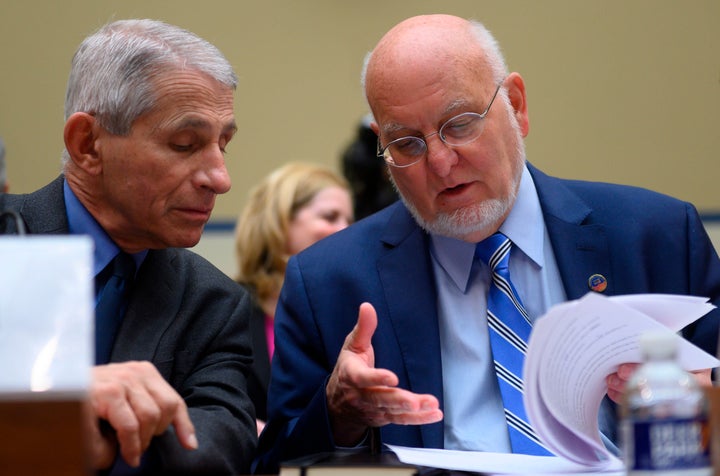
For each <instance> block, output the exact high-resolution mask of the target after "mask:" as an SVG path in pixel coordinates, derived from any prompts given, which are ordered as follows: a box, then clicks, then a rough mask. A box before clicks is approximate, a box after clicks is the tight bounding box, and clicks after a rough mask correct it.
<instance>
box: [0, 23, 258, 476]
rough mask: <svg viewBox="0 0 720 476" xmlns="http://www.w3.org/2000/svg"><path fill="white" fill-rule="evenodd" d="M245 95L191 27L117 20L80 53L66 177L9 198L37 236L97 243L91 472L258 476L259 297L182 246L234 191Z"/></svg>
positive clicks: (69, 102)
mask: <svg viewBox="0 0 720 476" xmlns="http://www.w3.org/2000/svg"><path fill="white" fill-rule="evenodd" d="M236 85H237V77H236V75H235V73H234V71H233V69H232V67H231V65H230V64H229V62H228V61H227V60H226V59H225V57H224V56H223V55H222V53H220V51H218V49H217V48H216V47H214V46H213V45H211V44H210V43H208V42H207V41H205V40H203V39H201V38H199V37H197V36H196V35H194V34H193V33H191V32H188V31H186V30H183V29H181V28H179V27H176V26H172V25H168V24H166V23H162V22H159V21H152V20H123V21H116V22H114V23H110V24H108V25H105V26H104V27H102V28H100V30H98V31H97V32H96V33H94V34H92V35H90V36H89V37H87V38H86V39H85V40H84V41H83V42H82V44H81V45H80V47H79V48H78V50H77V52H76V53H75V56H74V57H73V61H72V69H71V72H70V78H69V81H68V87H67V96H66V104H65V119H66V122H65V128H64V140H65V151H64V153H63V173H62V175H61V176H60V177H58V178H57V179H56V180H54V181H53V182H52V183H50V184H49V185H47V186H45V187H44V188H42V189H40V190H38V191H36V192H34V193H30V194H27V195H0V209H12V210H15V211H17V212H18V213H19V214H20V216H21V217H22V218H23V220H24V222H25V224H26V228H27V231H28V233H41V234H42V233H45V234H87V235H90V236H91V237H92V238H93V240H94V243H95V251H94V253H95V255H94V258H95V265H94V266H95V269H94V272H95V275H96V277H95V283H96V292H97V305H96V326H95V327H96V365H95V366H94V367H93V370H92V378H91V385H90V389H89V400H90V408H91V409H92V411H93V415H92V419H90V420H89V421H88V432H89V435H90V445H89V446H90V450H91V455H90V456H91V458H90V460H91V463H92V467H93V469H98V470H110V471H111V474H127V473H132V474H138V473H141V474H153V475H154V474H170V473H172V474H178V473H182V474H192V473H202V474H240V473H247V472H248V470H249V464H250V461H251V458H252V454H253V451H254V449H255V446H256V440H257V434H256V429H255V415H254V409H253V407H252V404H251V402H250V399H249V398H248V396H247V391H246V386H245V373H246V371H247V369H248V368H249V366H250V364H251V361H252V353H251V347H250V340H249V336H248V319H249V316H250V314H251V312H252V311H251V309H252V307H251V301H250V296H249V295H248V294H247V293H246V292H245V291H244V290H243V289H242V288H241V287H240V286H238V285H237V284H236V283H235V282H233V281H232V280H231V279H230V278H229V277H227V276H225V275H224V274H223V273H222V272H220V271H219V270H218V269H216V268H215V267H214V266H212V265H211V264H210V263H208V262H207V261H206V260H204V259H203V258H201V257H200V256H198V255H196V254H194V253H192V252H190V251H188V250H185V249H182V248H186V247H191V246H194V245H195V244H196V243H197V242H198V241H199V240H200V236H201V234H202V231H203V228H204V226H205V223H206V222H207V221H208V219H209V218H210V214H211V212H212V209H213V206H214V204H215V198H216V196H217V195H218V194H221V193H225V192H227V191H228V190H229V189H230V177H229V175H228V172H227V169H226V167H225V157H224V154H225V148H226V147H227V144H228V143H229V142H230V140H231V139H232V137H233V135H234V134H235V131H236V129H237V126H236V123H235V118H234V112H233V95H234V90H235V88H236ZM11 226H12V225H10V224H8V225H6V229H5V230H3V229H2V228H1V227H0V233H3V232H12V231H13V230H12V229H10V228H11Z"/></svg>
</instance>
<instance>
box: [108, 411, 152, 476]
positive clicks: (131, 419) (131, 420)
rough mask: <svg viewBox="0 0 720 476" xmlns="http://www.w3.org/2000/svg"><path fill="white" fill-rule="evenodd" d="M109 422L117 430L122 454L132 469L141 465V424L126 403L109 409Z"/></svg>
mask: <svg viewBox="0 0 720 476" xmlns="http://www.w3.org/2000/svg"><path fill="white" fill-rule="evenodd" d="M107 420H108V422H109V423H110V425H111V426H112V427H113V428H114V429H115V433H116V435H117V440H118V443H119V445H120V453H121V454H122V456H123V458H124V459H125V461H126V462H127V463H128V464H129V465H130V466H132V467H137V466H138V465H140V456H141V455H142V446H143V445H142V439H141V437H140V423H139V422H138V420H137V418H136V416H135V413H134V412H133V411H132V408H131V407H130V405H129V404H128V403H127V402H126V401H124V400H123V401H122V402H117V404H115V405H111V406H110V407H109V408H108V415H107Z"/></svg>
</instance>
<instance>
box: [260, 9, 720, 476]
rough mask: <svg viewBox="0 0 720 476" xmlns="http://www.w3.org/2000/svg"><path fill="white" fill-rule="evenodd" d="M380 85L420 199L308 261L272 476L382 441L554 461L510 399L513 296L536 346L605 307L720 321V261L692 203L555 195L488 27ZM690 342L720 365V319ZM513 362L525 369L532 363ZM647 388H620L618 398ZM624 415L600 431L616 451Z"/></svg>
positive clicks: (393, 66) (404, 175) (286, 296)
mask: <svg viewBox="0 0 720 476" xmlns="http://www.w3.org/2000/svg"><path fill="white" fill-rule="evenodd" d="M363 82H364V87H365V93H366V96H367V100H368V104H369V105H370V108H371V110H372V113H373V116H374V119H375V122H374V123H373V124H372V128H373V130H374V131H375V132H376V134H377V135H378V155H379V157H382V158H384V160H385V162H386V163H387V165H388V170H389V173H390V176H391V177H392V180H393V183H394V184H395V187H396V188H397V190H398V191H399V193H400V195H401V198H402V200H401V201H399V202H397V203H395V204H394V205H391V206H389V207H388V208H386V209H384V210H382V211H380V212H378V213H376V214H375V215H373V216H371V217H369V218H367V219H365V220H361V221H359V222H358V223H356V224H355V225H353V226H351V227H349V228H348V229H346V230H344V231H342V232H340V233H337V234H336V235H333V236H331V237H329V238H328V239H326V240H323V241H322V242H320V243H319V244H317V245H315V246H314V247H311V248H309V249H308V250H306V251H305V252H303V253H300V254H299V255H297V256H296V257H294V258H292V259H291V260H290V262H289V263H288V266H287V272H286V279H285V285H284V289H283V291H282V293H281V296H280V302H279V304H278V309H277V313H276V316H275V326H276V328H275V337H276V339H277V340H278V341H280V342H282V346H280V347H279V348H278V349H277V351H276V354H275V360H274V361H273V368H272V375H273V378H272V382H271V386H270V393H269V422H268V425H267V427H266V429H265V432H264V433H263V435H262V437H261V442H260V448H259V450H260V453H259V457H258V458H257V459H256V461H255V463H254V465H255V471H257V472H264V471H271V472H272V471H274V470H276V469H277V465H278V463H279V462H281V461H283V460H285V459H287V458H292V457H297V456H300V455H302V454H308V453H315V452H320V451H333V450H335V449H337V448H341V447H355V446H363V445H368V444H370V443H371V442H372V441H375V442H377V437H378V433H379V438H380V440H381V442H382V443H390V444H396V445H405V446H414V447H428V448H447V449H459V450H474V451H496V452H515V453H530V454H548V452H547V450H545V449H544V448H543V446H542V442H541V441H538V439H537V437H536V435H534V432H533V429H532V428H531V427H530V426H529V425H525V423H527V422H526V421H523V420H524V415H523V414H522V412H523V409H522V408H519V409H510V408H509V405H508V401H509V400H510V399H508V400H506V394H505V386H506V383H507V381H509V380H511V379H512V378H517V379H518V380H517V382H518V384H517V385H516V386H517V387H518V388H520V389H521V388H522V382H521V380H519V379H521V378H522V377H521V375H517V376H508V375H507V374H503V369H504V367H502V365H499V364H498V361H499V360H500V358H501V354H502V351H501V350H498V349H500V347H497V348H496V343H495V340H496V337H495V334H498V333H499V331H498V329H502V328H503V327H504V326H506V324H505V315H504V314H500V313H497V314H495V313H494V312H495V311H494V310H493V309H494V307H493V306H497V304H496V296H498V295H504V298H512V300H510V299H506V302H507V303H510V307H507V306H501V307H502V308H503V309H509V311H508V313H509V314H513V315H520V316H523V317H522V319H524V320H526V321H527V323H526V324H525V326H526V327H527V328H528V329H529V328H530V326H531V325H532V323H533V322H534V320H535V319H536V318H537V317H539V316H541V315H542V314H544V313H545V312H546V311H547V310H548V309H549V308H550V307H551V306H552V305H554V304H557V303H561V302H563V301H567V300H570V299H577V298H580V297H582V296H583V295H584V294H586V293H587V292H589V291H590V290H592V291H597V292H604V293H605V294H606V295H617V294H630V293H646V292H662V293H677V294H691V295H699V296H709V297H710V298H711V300H712V301H713V302H714V303H715V304H718V303H720V260H719V259H718V256H717V254H716V252H715V251H714V249H713V247H712V245H711V243H710V241H709V239H708V236H707V234H706V233H705V231H704V229H703V226H702V224H701V222H700V219H699V217H698V214H697V212H696V210H695V208H694V207H693V206H692V205H690V204H688V203H684V202H681V201H679V200H675V199H673V198H670V197H667V196H663V195H660V194H657V193H654V192H650V191H647V190H642V189H638V188H631V187H627V186H619V185H610V184H600V183H590V182H580V181H570V180H562V179H558V178H553V177H549V176H547V175H545V174H543V173H542V172H540V171H539V170H538V169H536V168H535V167H533V166H532V165H531V164H530V163H529V162H528V161H526V157H525V149H524V143H523V139H524V137H525V136H526V135H527V134H528V131H529V119H528V102H527V97H526V90H525V84H524V82H523V78H522V77H521V76H520V75H519V74H518V73H516V72H509V71H508V70H507V67H506V65H505V61H504V59H503V58H502V55H501V54H500V51H499V48H498V46H497V43H496V41H495V40H494V38H493V37H492V36H491V34H490V33H489V32H488V31H487V30H486V29H485V28H484V27H483V26H482V25H480V24H479V23H477V22H471V21H467V20H464V19H461V18H457V17H454V16H449V15H430V16H419V17H413V18H410V19H408V20H405V21H403V22H401V23H400V24H398V25H397V26H395V27H394V28H392V29H391V30H390V31H389V32H388V33H387V34H386V35H385V36H384V37H383V38H382V39H381V40H380V42H379V43H378V45H377V46H376V47H375V49H374V50H373V51H372V53H371V54H370V56H369V57H368V59H367V61H366V64H365V68H364V71H363ZM491 242H492V243H493V248H492V250H491V251H487V250H488V249H489V248H488V246H489V244H490V243H491ZM496 245H497V247H495V246H496ZM476 250H477V251H476ZM508 255H509V257H508ZM498 262H504V263H505V264H507V263H509V272H510V275H511V277H512V281H510V280H509V278H508V277H507V275H506V274H505V275H503V274H502V273H503V272H506V271H507V266H506V269H505V271H495V270H496V268H495V265H496V264H497V263H498ZM491 267H492V269H493V271H495V272H494V273H491ZM497 269H498V270H499V269H500V267H498V268H497ZM491 275H492V276H491ZM496 275H497V276H496ZM511 282H512V284H510V283H511ZM496 291H497V292H499V293H500V294H498V293H497V292H496ZM522 319H521V320H522ZM528 324H529V325H528ZM513 325H514V324H513ZM507 328H508V329H511V326H510V325H509V324H508V325H507ZM510 333H511V334H513V335H514V333H515V331H514V327H512V330H511V331H510ZM528 333H529V330H528V331H526V336H525V337H527V336H528V335H529V334H528ZM683 333H684V335H685V337H686V338H688V339H690V340H691V341H693V342H694V343H695V344H696V345H698V346H700V347H702V348H704V349H705V350H706V351H708V352H710V353H713V354H714V353H715V352H716V346H717V339H718V313H717V312H716V311H713V312H711V313H710V314H708V315H706V316H705V317H703V318H702V319H700V320H698V321H696V322H695V323H694V324H693V325H691V326H689V327H688V328H686V329H684V331H683ZM517 335H518V336H521V333H520V332H518V334H517ZM521 337H522V336H521ZM522 345H523V342H522V339H519V340H518V341H517V346H518V347H521V346H522ZM510 357H511V358H512V359H515V364H519V367H516V368H520V369H521V368H522V354H521V353H517V354H513V355H512V356H510ZM503 358H504V356H503ZM518 359H519V361H518ZM632 370H633V365H632V364H628V365H623V366H621V367H620V370H619V371H618V373H617V374H613V375H610V376H608V380H607V382H608V386H609V392H608V395H609V396H610V399H612V400H614V401H617V399H618V398H619V395H620V393H621V392H622V389H623V385H624V383H623V382H624V381H625V379H627V377H628V375H629V373H630V372H631V371H632ZM709 376H710V371H709V370H707V371H703V372H700V373H699V374H698V378H699V379H700V380H702V381H704V382H705V383H708V384H709V382H710V378H709ZM519 394H520V395H521V390H520V393H519ZM516 396H517V395H516ZM612 405H613V404H612V402H611V401H610V400H606V402H605V405H604V406H603V407H602V408H601V411H600V415H599V418H600V420H601V421H600V428H601V430H603V432H604V433H605V435H604V436H605V437H607V438H606V439H605V440H604V441H605V442H606V445H607V446H608V447H609V448H611V449H612V447H613V441H612V440H614V438H615V435H614V434H613V428H614V412H613V411H612V408H611V407H612ZM372 428H379V429H380V430H379V432H378V431H377V430H374V431H371V429H372Z"/></svg>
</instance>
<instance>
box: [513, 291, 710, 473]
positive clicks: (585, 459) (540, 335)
mask: <svg viewBox="0 0 720 476" xmlns="http://www.w3.org/2000/svg"><path fill="white" fill-rule="evenodd" d="M713 308H714V306H713V305H712V304H709V303H708V302H707V299H706V298H697V297H692V296H675V295H650V294H645V295H633V296H618V297H611V298H608V297H604V296H602V295H599V294H595V293H591V294H587V295H586V296H585V297H583V298H582V299H579V300H576V301H571V302H567V303H563V304H560V305H558V306H555V307H553V308H552V309H550V311H549V312H548V313H547V314H545V315H544V316H543V317H541V318H539V319H538V320H537V321H536V322H535V325H534V328H533V333H532V334H531V337H530V342H529V345H528V351H527V355H526V359H525V368H524V379H525V397H524V402H525V406H526V410H527V413H528V416H529V418H530V421H531V423H532V425H533V426H534V427H535V429H536V431H537V432H538V434H539V435H540V437H541V438H542V439H543V441H544V442H545V444H546V445H547V447H548V448H550V449H551V450H552V451H553V452H554V453H555V454H556V455H558V456H563V457H565V458H567V459H569V460H571V461H575V462H577V463H580V464H583V465H588V466H591V467H597V468H603V467H615V466H617V465H618V464H619V460H618V459H617V458H616V457H614V456H613V455H612V454H611V453H610V452H609V451H607V450H606V449H605V446H604V445H603V443H602V441H601V440H600V433H599V430H598V410H599V407H600V403H601V401H602V399H603V397H604V396H605V393H606V391H607V388H606V386H605V377H606V376H607V375H609V374H611V373H613V372H615V371H616V370H617V368H618V366H619V365H620V364H623V363H630V362H640V361H641V355H640V349H639V345H638V337H639V335H640V334H642V333H643V332H646V331H649V330H653V329H658V328H662V327H667V328H669V329H671V330H673V331H678V330H680V329H681V328H683V327H685V326H686V325H688V324H690V323H691V322H693V321H695V320H696V319H698V318H700V317H701V316H703V315H705V314H707V313H708V312H709V311H710V310H712V309H713ZM679 344H680V345H679V359H680V362H681V364H682V365H683V367H685V369H687V370H699V369H707V368H712V367H716V366H718V365H719V364H720V361H718V360H717V359H716V358H715V357H713V356H711V355H709V354H707V353H706V352H704V351H703V350H701V349H699V348H697V347H695V346H694V345H693V344H691V343H690V342H688V341H686V340H684V339H680V343H679Z"/></svg>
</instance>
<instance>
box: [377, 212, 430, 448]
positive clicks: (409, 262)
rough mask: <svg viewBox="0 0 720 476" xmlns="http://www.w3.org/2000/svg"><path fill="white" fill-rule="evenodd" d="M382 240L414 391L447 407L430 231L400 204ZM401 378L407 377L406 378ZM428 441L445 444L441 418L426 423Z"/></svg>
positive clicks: (391, 305) (391, 304)
mask: <svg viewBox="0 0 720 476" xmlns="http://www.w3.org/2000/svg"><path fill="white" fill-rule="evenodd" d="M390 223H391V225H390V226H389V227H388V229H387V230H386V233H385V234H384V236H383V237H382V238H381V239H382V241H383V242H384V244H385V246H390V247H392V249H391V250H390V251H389V252H388V253H387V254H386V255H384V256H383V257H381V258H380V259H379V260H378V272H379V275H380V280H381V282H382V286H383V289H384V291H385V294H386V297H387V303H388V310H389V317H390V321H391V325H392V328H393V330H394V333H395V336H396V338H397V340H398V344H399V348H400V349H399V350H400V354H401V356H402V359H403V364H404V368H405V370H406V372H407V378H408V380H409V389H410V390H411V391H413V392H415V393H428V394H432V395H435V396H436V397H437V398H438V400H439V401H440V408H442V407H443V387H442V365H441V359H440V336H439V328H438V315H437V296H436V291H435V284H434V277H433V270H432V266H431V264H430V254H429V252H428V241H427V235H426V234H425V233H424V232H423V231H422V230H421V229H420V227H418V226H417V224H416V223H415V221H414V219H413V218H412V217H411V216H410V215H409V213H408V212H407V210H406V209H405V207H403V206H398V207H397V211H396V212H395V214H394V215H393V217H392V219H391V220H390ZM401 378H402V377H401ZM421 433H422V438H423V442H424V445H425V446H427V447H435V448H442V446H443V431H442V422H440V423H436V424H432V425H422V426H421Z"/></svg>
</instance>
